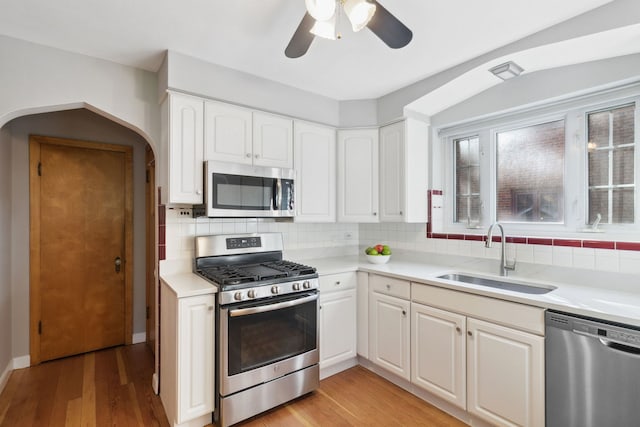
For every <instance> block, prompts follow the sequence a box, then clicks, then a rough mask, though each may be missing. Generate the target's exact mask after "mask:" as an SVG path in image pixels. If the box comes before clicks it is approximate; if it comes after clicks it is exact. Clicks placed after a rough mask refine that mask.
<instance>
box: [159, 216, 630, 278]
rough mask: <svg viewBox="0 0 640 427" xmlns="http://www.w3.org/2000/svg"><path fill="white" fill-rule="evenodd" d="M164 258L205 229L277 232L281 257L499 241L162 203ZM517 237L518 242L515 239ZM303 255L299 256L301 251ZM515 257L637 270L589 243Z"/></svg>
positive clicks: (454, 251)
mask: <svg viewBox="0 0 640 427" xmlns="http://www.w3.org/2000/svg"><path fill="white" fill-rule="evenodd" d="M164 219H165V221H166V224H165V225H164V231H165V233H166V237H165V241H166V248H164V247H163V249H165V250H166V259H192V258H193V239H194V237H195V236H201V235H208V234H229V233H254V232H280V233H282V235H283V240H284V245H285V256H287V253H289V254H291V255H288V256H289V257H291V256H294V257H304V258H310V257H330V256H342V255H356V254H359V253H360V252H361V251H362V249H363V248H364V247H367V246H372V245H375V244H377V243H383V244H388V245H389V246H391V248H392V249H393V250H399V251H410V252H432V253H439V254H450V255H457V256H468V257H475V258H489V259H500V244H499V243H495V244H494V245H493V247H492V248H485V247H484V242H483V241H479V240H478V241H475V240H460V239H443V238H427V237H426V236H427V226H426V224H405V223H376V224H344V223H321V224H320V223H297V222H277V221H275V220H273V219H216V218H197V219H194V218H192V217H191V211H190V209H180V208H169V207H167V208H166V214H165V218H164ZM518 242H520V241H518ZM302 254H304V255H302ZM514 256H515V258H516V260H517V261H518V262H526V263H532V264H541V265H554V266H562V267H574V268H580V269H586V270H598V271H611V272H620V273H630V274H640V251H638V250H609V249H600V248H592V247H573V246H552V245H541V244H528V243H513V242H509V243H507V257H508V258H509V259H513V258H514Z"/></svg>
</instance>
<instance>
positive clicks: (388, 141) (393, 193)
mask: <svg viewBox="0 0 640 427" xmlns="http://www.w3.org/2000/svg"><path fill="white" fill-rule="evenodd" d="M404 169H405V161H404V122H399V123H394V124H392V125H389V126H384V127H381V128H380V184H379V185H380V221H386V222H402V221H404V217H403V214H404V212H403V211H404V205H405V201H404V196H405V192H404V188H405V180H404Z"/></svg>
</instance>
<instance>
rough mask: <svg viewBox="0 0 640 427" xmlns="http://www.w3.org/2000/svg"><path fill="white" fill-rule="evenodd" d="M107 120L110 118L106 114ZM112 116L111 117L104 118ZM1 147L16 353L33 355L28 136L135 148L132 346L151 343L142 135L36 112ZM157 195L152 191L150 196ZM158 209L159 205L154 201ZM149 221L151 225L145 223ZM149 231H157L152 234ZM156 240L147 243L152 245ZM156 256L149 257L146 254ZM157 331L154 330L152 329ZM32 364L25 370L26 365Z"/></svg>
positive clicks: (80, 115) (86, 113)
mask: <svg viewBox="0 0 640 427" xmlns="http://www.w3.org/2000/svg"><path fill="white" fill-rule="evenodd" d="M105 115H106V114H105ZM106 116H108V115H106ZM1 129H2V134H1V135H0V136H1V139H2V141H0V142H3V143H5V142H8V143H9V144H10V145H11V171H9V172H8V173H7V172H6V171H5V172H4V175H7V177H8V178H10V179H11V180H12V184H11V186H12V198H11V218H10V227H11V231H12V234H13V238H12V239H11V244H10V252H11V266H12V272H11V279H12V280H11V287H12V292H11V306H12V316H11V320H12V322H11V332H12V335H13V337H14V339H13V341H12V343H11V344H12V347H13V348H12V351H13V354H18V355H26V354H30V338H31V334H30V332H31V330H32V329H33V328H32V327H30V321H29V312H30V309H29V308H30V296H29V247H28V246H29V244H28V241H29V239H28V234H29V231H28V230H29V228H28V227H29V224H28V218H29V215H28V211H29V207H28V160H29V156H28V143H27V142H28V137H29V135H31V134H40V135H49V136H55V137H62V138H74V139H85V140H90V141H101V142H108V143H115V144H123V145H129V146H131V147H132V148H133V164H134V171H133V176H134V190H133V192H134V200H133V203H134V207H133V210H134V219H133V224H134V225H133V228H134V237H133V246H134V256H133V259H134V266H133V289H132V313H131V323H132V334H131V337H130V342H140V341H144V340H145V339H149V338H151V339H153V334H146V330H147V325H146V316H147V306H150V307H153V306H154V305H155V301H154V300H155V297H154V296H153V295H152V298H153V300H151V301H149V302H147V300H146V296H147V282H149V283H150V284H152V285H153V283H154V282H155V277H149V278H148V277H147V274H148V273H147V271H150V272H151V274H155V270H156V269H155V268H148V266H147V260H148V261H149V263H150V264H152V265H155V263H156V262H157V257H156V254H155V229H156V225H155V215H149V212H152V213H155V205H152V206H150V207H148V206H147V203H148V200H149V198H148V197H146V195H145V194H146V192H147V189H146V186H147V182H146V181H147V180H146V176H147V169H148V168H147V166H148V165H149V164H150V163H151V164H153V161H154V160H153V159H154V155H153V149H152V147H150V146H149V144H148V141H147V140H146V139H145V138H144V137H143V136H142V135H141V133H139V132H136V131H133V130H131V129H129V128H127V127H125V126H123V125H122V124H120V123H117V122H116V121H114V120H110V118H105V117H103V116H102V115H100V114H97V113H95V112H93V111H91V110H89V109H86V108H78V109H71V110H64V111H55V112H47V113H38V114H33V115H24V116H20V117H17V118H15V119H13V120H11V121H10V122H8V123H6V124H5V125H4V126H3V127H2V128H1ZM4 175H3V177H4ZM152 185H153V183H152ZM153 192H155V189H154V190H153V191H150V193H153ZM152 203H154V204H155V200H154V201H153V202H152ZM150 221H151V225H149V224H147V223H148V222H150ZM149 230H151V231H153V232H151V233H150V232H149ZM149 239H151V240H153V241H152V243H151V244H148V243H149V242H148V240H149ZM149 249H152V250H153V252H152V253H150V254H147V250H149ZM154 327H155V326H154ZM28 364H29V362H28V359H27V363H26V365H28Z"/></svg>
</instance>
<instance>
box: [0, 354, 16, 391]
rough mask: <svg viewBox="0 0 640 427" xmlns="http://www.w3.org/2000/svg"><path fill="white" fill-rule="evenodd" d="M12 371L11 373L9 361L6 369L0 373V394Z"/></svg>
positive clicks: (11, 362) (10, 362)
mask: <svg viewBox="0 0 640 427" xmlns="http://www.w3.org/2000/svg"><path fill="white" fill-rule="evenodd" d="M12 371H13V360H9V363H8V364H7V367H6V368H5V370H4V371H2V375H0V393H2V391H3V390H4V387H5V386H6V385H7V382H9V375H11V372H12Z"/></svg>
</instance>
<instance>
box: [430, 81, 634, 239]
mask: <svg viewBox="0 0 640 427" xmlns="http://www.w3.org/2000/svg"><path fill="white" fill-rule="evenodd" d="M629 104H635V114H634V127H635V129H634V144H635V145H634V184H635V188H634V191H635V192H634V223H632V224H602V223H601V225H600V226H599V227H598V228H599V230H598V232H597V233H595V232H593V231H592V230H591V225H590V224H588V223H587V221H588V218H589V216H588V214H589V204H588V203H589V202H588V201H589V168H588V151H587V143H588V141H587V137H588V114H590V113H594V112H598V111H604V110H610V109H615V108H618V107H623V106H625V105H629ZM555 120H564V121H565V153H564V156H565V157H564V177H563V189H564V196H563V204H564V206H563V207H564V221H563V223H549V222H537V223H534V222H504V224H505V227H506V228H507V230H508V231H507V232H508V234H510V235H519V236H533V237H537V236H545V237H548V236H558V237H563V238H570V237H575V238H580V239H589V240H603V239H609V238H611V236H612V235H616V234H619V235H623V236H618V239H620V237H622V240H637V239H638V237H640V183H639V182H638V178H639V177H640V144H639V141H640V84H638V85H633V86H632V87H624V88H620V89H619V90H607V91H600V92H595V93H591V94H588V95H583V96H579V97H574V98H568V99H564V100H555V101H548V102H547V103H541V104H539V105H536V106H534V107H525V108H520V109H517V110H515V109H514V110H512V111H509V112H507V113H503V114H496V115H491V116H485V117H484V118H483V119H481V120H477V121H470V122H467V123H461V124H457V125H455V126H454V127H450V128H439V129H435V130H434V131H435V132H437V133H436V135H437V137H438V138H439V141H440V146H441V148H440V149H437V150H434V154H435V155H436V156H438V157H440V158H441V160H442V167H441V168H440V170H438V168H437V167H435V168H434V174H436V173H438V172H440V174H441V177H442V178H441V181H440V182H442V184H443V185H442V187H443V188H442V189H443V190H444V198H445V203H444V212H443V213H444V224H443V227H444V229H443V231H444V232H445V233H462V234H480V233H479V232H478V230H482V231H485V230H486V229H487V228H488V227H489V225H490V224H491V223H493V222H495V221H496V216H497V207H496V203H497V157H496V154H497V134H498V133H499V132H504V131H508V130H514V129H519V128H523V127H527V126H533V125H536V124H541V123H547V122H551V121H555ZM476 135H477V136H478V139H479V144H480V200H481V211H480V222H479V224H478V225H477V226H476V227H472V228H469V227H467V224H464V223H456V222H454V218H455V210H454V209H455V196H456V182H455V179H456V178H455V175H456V172H455V147H454V141H455V140H457V139H461V138H471V137H473V136H476ZM434 177H435V175H434ZM487 181H488V182H487ZM435 188H437V187H435Z"/></svg>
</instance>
